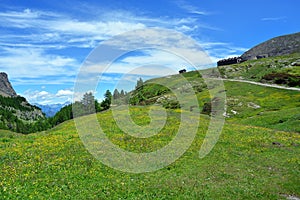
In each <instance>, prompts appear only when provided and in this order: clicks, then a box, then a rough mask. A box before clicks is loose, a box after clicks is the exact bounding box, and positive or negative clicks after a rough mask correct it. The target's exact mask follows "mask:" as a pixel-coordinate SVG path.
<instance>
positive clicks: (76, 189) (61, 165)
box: [0, 55, 300, 199]
mask: <svg viewBox="0 0 300 200" xmlns="http://www.w3.org/2000/svg"><path fill="white" fill-rule="evenodd" d="M296 57H297V56H295V55H293V56H291V57H290V58H288V57H285V58H283V57H282V58H280V59H291V60H292V61H291V62H296V61H297V59H298V58H296ZM274 59H279V57H277V58H274ZM263 61H264V60H263V59H260V60H256V61H249V62H248V61H247V62H248V63H246V62H245V63H241V64H239V65H234V66H240V68H242V67H241V66H244V65H247V64H251V63H256V64H257V65H258V62H263ZM265 61H266V63H270V62H274V63H276V62H275V61H276V60H271V58H267V59H266V60H265ZM277 63H280V62H279V60H278V61H277ZM266 65H267V64H261V66H262V67H263V66H266ZM255 66H256V65H254V64H253V67H254V68H252V69H251V70H253V71H252V72H251V73H253V74H256V78H252V79H251V80H256V81H260V80H261V79H259V77H263V76H265V75H266V74H263V70H261V71H259V70H256V72H255V69H256V68H255ZM226 67H228V66H225V68H226ZM225 68H223V71H222V70H221V72H222V73H223V75H225V74H224V73H227V72H226V71H225V72H224V70H228V68H226V69H225ZM274 69H275V68H274ZM291 69H292V70H291V71H285V72H284V73H290V74H293V75H295V76H298V75H299V74H298V72H297V70H298V68H297V66H296V67H295V68H294V67H291ZM213 70H216V69H213ZM213 70H212V71H213ZM249 70H250V68H249ZM276 70H277V68H276ZM280 70H286V68H285V67H282V68H281V69H279V68H278V71H276V73H277V72H278V73H279V71H280ZM265 71H267V73H274V72H273V71H268V70H265ZM200 72H202V73H205V74H207V71H200ZM236 72H237V73H238V72H239V73H240V74H243V73H241V70H240V69H239V70H237V71H236ZM258 72H259V73H258ZM281 72H282V71H280V73H281ZM229 74H230V73H229ZM240 74H238V75H236V76H235V75H234V76H233V77H232V78H236V77H239V76H240ZM258 74H260V75H259V76H258ZM203 76H204V75H203ZM183 80H188V82H189V84H191V87H190V86H189V84H183ZM207 81H213V79H208V80H207ZM224 86H225V88H224V90H223V91H222V90H219V88H218V86H217V84H216V85H211V84H206V82H205V81H204V79H203V78H202V75H201V73H200V74H199V72H198V71H191V72H187V73H184V74H177V75H173V76H167V77H161V78H157V79H152V80H148V81H145V82H143V81H141V80H139V81H138V83H137V86H136V90H134V91H131V92H129V93H126V95H125V93H124V95H123V94H122V95H121V97H120V95H117V94H118V93H117V92H114V94H115V95H117V96H118V98H117V101H114V100H113V99H112V96H113V95H111V94H110V93H106V94H105V97H107V98H106V101H105V100H104V101H103V102H102V103H100V104H99V103H96V102H95V101H91V99H92V100H94V99H93V98H92V96H91V95H88V94H86V96H85V98H83V100H82V102H80V103H81V104H80V108H79V111H80V112H77V114H78V113H79V114H78V116H79V115H85V116H80V118H77V119H79V121H82V123H85V122H87V121H91V120H92V119H93V117H94V116H95V115H86V114H89V113H88V112H87V113H83V112H84V111H86V110H89V109H87V107H89V106H91V105H92V106H93V108H96V110H97V111H102V110H103V109H104V108H106V109H105V110H106V111H105V112H99V113H97V114H96V116H97V119H98V122H99V123H100V125H101V128H102V129H103V131H104V132H105V133H106V135H107V136H108V138H109V139H110V141H111V142H112V143H114V144H115V145H117V146H119V147H120V148H122V149H124V150H126V151H131V152H137V153H139V152H152V151H155V150H158V149H160V148H162V147H164V146H165V145H166V144H168V143H170V142H171V141H172V139H174V137H175V134H176V133H177V131H178V129H179V125H180V120H181V114H182V113H193V112H196V109H195V108H196V107H195V106H197V107H198V106H199V108H200V110H201V111H202V113H205V114H201V118H200V126H199V128H198V131H197V134H196V137H195V139H194V141H193V143H192V144H191V147H190V148H189V149H188V150H187V151H186V152H185V153H184V155H183V156H182V157H180V158H179V159H178V160H176V161H175V162H174V163H172V164H171V165H169V166H167V167H165V168H163V169H160V170H158V171H156V172H151V173H142V174H132V173H125V172H120V171H117V170H114V169H112V168H110V167H107V166H105V165H104V164H102V163H101V162H100V161H97V160H96V159H95V158H94V157H93V156H92V155H91V154H90V153H89V152H88V151H87V149H86V148H85V146H84V144H83V143H82V140H80V138H79V135H78V133H77V129H76V127H75V124H74V121H73V120H69V121H65V120H67V119H69V118H73V113H72V111H74V108H73V109H72V108H71V106H69V107H65V108H64V109H62V110H61V112H59V113H58V115H57V116H56V120H57V121H56V122H52V123H54V124H59V125H58V126H55V127H54V128H52V129H50V130H46V131H42V132H38V133H33V134H29V135H22V134H17V133H13V132H10V131H7V130H0V170H1V178H0V197H1V199H287V197H288V196H289V195H291V196H296V197H299V196H300V184H299V180H300V158H299V154H300V148H299V147H300V135H299V133H300V115H299V113H300V112H299V111H300V92H299V91H291V90H284V89H276V88H270V87H264V86H259V85H253V84H249V83H242V82H231V81H224ZM208 88H209V89H213V90H215V94H220V93H223V92H226V97H227V99H226V107H227V111H226V113H224V115H225V116H226V117H225V118H226V121H225V125H224V127H223V130H222V133H221V135H220V138H219V140H218V142H217V144H216V145H215V147H214V148H213V149H212V151H211V152H210V153H209V154H208V155H207V156H206V157H204V158H203V159H200V158H199V150H200V148H201V145H202V143H203V141H204V138H205V135H206V131H207V129H208V125H209V120H210V117H211V116H213V115H214V113H211V107H210V105H211V103H212V102H213V101H215V100H216V97H213V98H212V97H211V96H210V93H209V91H208ZM191 90H192V92H194V93H195V95H196V97H197V101H198V105H195V102H193V101H192V96H191V95H190V94H191ZM174 92H177V93H179V94H181V95H183V96H184V100H183V101H178V99H176V97H175V95H174ZM85 100H87V101H85ZM110 101H111V102H112V106H113V108H117V112H118V113H117V116H118V117H119V118H121V119H122V118H124V117H127V115H126V114H127V111H126V110H123V107H124V106H122V104H123V103H126V102H129V103H130V104H131V105H130V106H129V111H130V116H131V118H132V120H133V121H134V122H135V123H136V124H138V125H141V126H143V125H147V124H149V123H150V122H151V119H150V117H149V114H148V113H149V109H150V105H157V106H158V107H160V108H159V109H163V108H162V107H164V108H166V110H167V121H166V124H165V126H164V127H163V128H162V130H161V131H160V132H159V133H158V134H156V135H154V136H152V137H149V138H135V137H132V136H130V135H128V134H126V133H125V132H124V131H123V130H121V129H120V128H119V127H118V125H117V123H116V120H115V118H114V116H113V113H112V109H107V108H108V107H106V106H109V104H110ZM84 102H92V104H90V103H86V104H85V103H84ZM81 106H87V107H83V108H84V109H82V108H81ZM75 110H76V109H75ZM81 111H82V112H81ZM75 117H76V116H75ZM53 119H54V118H53ZM63 121H65V122H63ZM62 122H63V123H62ZM191 123H193V121H191V122H187V124H186V125H187V126H189V125H190V126H192V125H193V124H191ZM127 126H130V125H129V124H128V125H127ZM93 142H94V144H95V145H96V146H97V145H101V143H100V142H99V141H96V140H95V141H93ZM166 156H167V155H166Z"/></svg>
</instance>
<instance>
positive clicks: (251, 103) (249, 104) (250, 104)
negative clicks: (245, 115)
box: [248, 102, 260, 109]
mask: <svg viewBox="0 0 300 200" xmlns="http://www.w3.org/2000/svg"><path fill="white" fill-rule="evenodd" d="M248 107H250V108H254V109H258V108H260V105H257V104H255V103H253V102H249V103H248Z"/></svg>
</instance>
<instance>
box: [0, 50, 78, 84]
mask: <svg viewBox="0 0 300 200" xmlns="http://www.w3.org/2000/svg"><path fill="white" fill-rule="evenodd" d="M0 66H3V68H2V70H3V71H5V72H7V73H8V74H9V75H10V77H12V78H13V79H17V78H37V77H44V76H59V75H68V76H71V75H75V74H76V71H77V69H78V68H79V66H80V64H79V63H78V61H77V60H75V59H74V58H70V57H67V56H60V55H53V54H48V53H46V52H45V51H44V50H43V49H38V48H8V47H7V48H4V49H3V53H2V54H1V55H0Z"/></svg>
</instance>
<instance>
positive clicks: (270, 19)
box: [261, 16, 287, 21]
mask: <svg viewBox="0 0 300 200" xmlns="http://www.w3.org/2000/svg"><path fill="white" fill-rule="evenodd" d="M285 19H287V17H285V16H284V17H265V18H262V19H261V21H282V20H285Z"/></svg>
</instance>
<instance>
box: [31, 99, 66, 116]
mask: <svg viewBox="0 0 300 200" xmlns="http://www.w3.org/2000/svg"><path fill="white" fill-rule="evenodd" d="M69 104H71V102H69V101H68V102H65V103H63V104H60V103H57V104H49V105H41V104H38V103H34V105H35V106H37V107H39V108H40V109H41V110H42V112H43V113H45V114H46V117H53V116H54V115H55V114H56V113H57V112H58V111H60V109H61V108H63V107H65V106H67V105H69Z"/></svg>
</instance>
